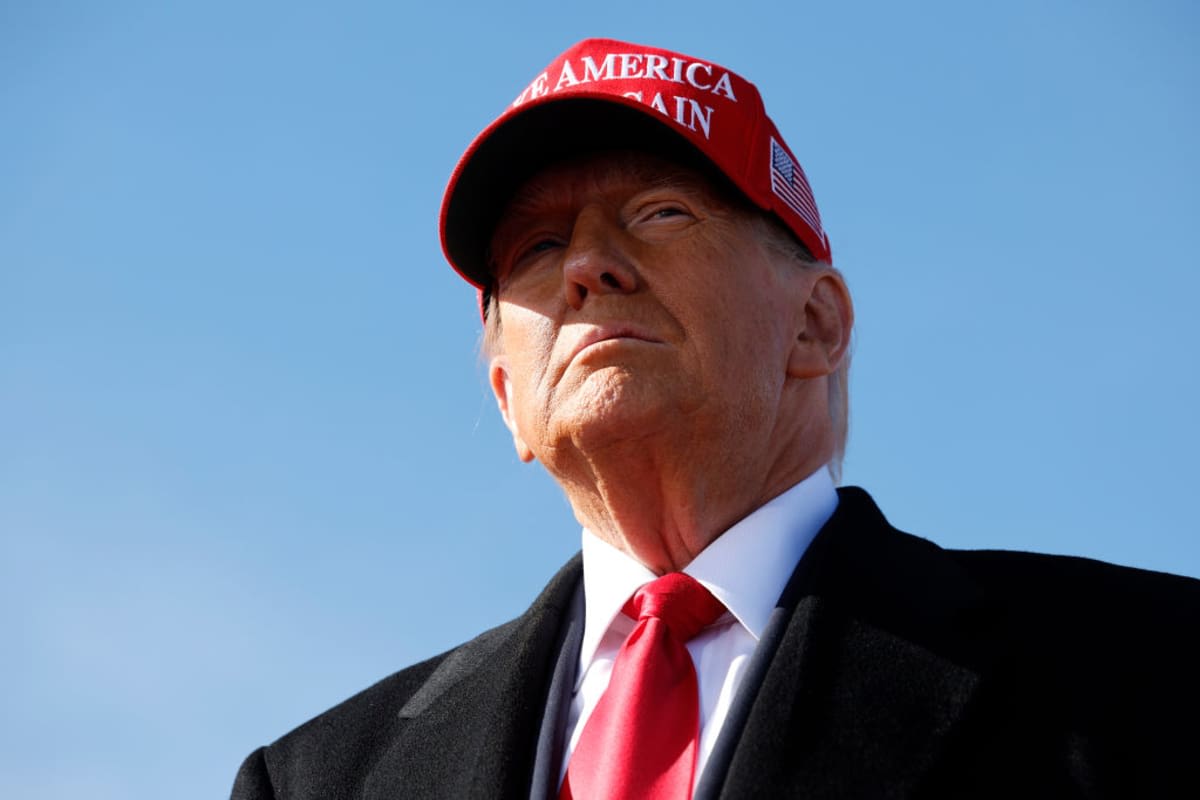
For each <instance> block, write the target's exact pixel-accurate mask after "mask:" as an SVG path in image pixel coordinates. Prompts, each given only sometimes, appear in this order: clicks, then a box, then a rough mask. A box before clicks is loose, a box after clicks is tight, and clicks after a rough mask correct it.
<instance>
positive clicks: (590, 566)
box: [579, 467, 838, 674]
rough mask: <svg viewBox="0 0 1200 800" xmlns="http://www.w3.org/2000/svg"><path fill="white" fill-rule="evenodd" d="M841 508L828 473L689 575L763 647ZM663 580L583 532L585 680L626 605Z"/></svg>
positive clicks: (770, 507) (713, 549)
mask: <svg viewBox="0 0 1200 800" xmlns="http://www.w3.org/2000/svg"><path fill="white" fill-rule="evenodd" d="M837 503H838V496H837V490H836V489H835V488H834V486H833V479H832V478H830V476H829V471H828V470H827V469H826V468H824V467H822V468H821V469H819V470H817V471H816V472H814V473H813V474H812V475H809V476H808V477H807V478H805V479H804V480H802V481H801V482H800V483H798V484H796V485H795V486H793V487H792V488H790V489H788V490H787V491H786V492H784V493H783V494H781V495H779V496H778V497H776V498H774V499H772V500H770V501H768V502H767V503H766V504H765V505H762V506H760V507H759V508H758V509H756V510H755V511H754V512H752V513H751V514H750V515H749V516H747V517H745V518H743V519H742V520H741V521H740V522H738V523H736V524H735V525H734V526H733V527H731V528H730V529H729V530H727V531H725V533H723V534H721V535H720V536H718V537H717V538H716V540H714V541H713V542H712V544H710V545H709V546H708V547H706V548H705V549H704V550H703V551H702V552H701V553H700V555H698V556H696V558H695V559H693V560H692V563H690V564H688V565H687V566H686V567H684V569H683V571H684V572H685V573H687V574H688V575H691V576H692V577H693V578H695V579H696V580H697V581H699V582H700V583H701V584H702V585H704V586H705V587H706V588H707V589H708V590H709V591H710V592H712V593H713V595H714V596H715V597H716V598H717V599H718V600H720V601H721V602H722V603H723V604H724V605H725V608H727V609H729V612H730V613H731V614H733V616H734V617H735V618H736V619H737V620H738V622H740V623H741V624H742V626H743V627H744V628H745V629H746V630H747V631H748V632H749V633H750V635H751V636H753V637H754V638H755V639H756V640H757V639H758V638H759V636H761V635H762V632H763V628H765V627H766V624H767V619H768V617H770V615H771V609H773V608H774V607H775V601H776V600H778V599H779V595H781V594H782V593H783V589H784V586H786V585H787V582H788V579H789V578H790V577H791V575H792V572H793V570H795V568H796V564H797V563H799V561H800V557H801V556H803V555H804V552H805V550H807V549H808V545H809V543H810V542H812V540H813V537H815V536H816V535H817V533H818V531H820V530H821V526H823V525H824V524H825V523H826V521H828V519H829V517H830V516H832V515H833V511H834V509H836V508H837ZM656 577H658V576H657V575H655V574H654V573H653V572H651V571H650V570H649V569H647V568H646V567H645V565H643V564H642V563H641V562H640V561H638V560H637V559H635V558H633V557H632V556H629V555H627V554H625V553H624V552H622V551H620V550H618V549H617V548H615V547H613V546H612V545H610V544H608V543H607V542H605V541H603V540H601V539H600V538H599V537H598V536H596V535H595V534H594V533H592V532H591V531H589V530H588V529H587V528H584V529H583V592H584V602H585V612H584V617H585V620H584V628H583V645H582V647H581V649H580V652H579V663H580V667H581V669H580V674H582V673H583V671H584V670H586V669H587V667H588V665H590V664H591V662H592V658H593V657H594V656H595V654H596V649H597V648H598V647H599V646H600V640H601V639H602V638H603V637H604V634H605V633H606V632H607V631H608V628H609V626H610V625H612V622H613V620H614V619H616V617H617V614H619V613H620V612H621V608H622V607H623V606H624V605H625V601H626V600H628V599H629V598H630V597H632V596H633V593H634V592H635V591H637V590H638V588H639V587H641V586H643V585H645V584H647V583H649V582H650V581H652V580H654V579H655V578H656Z"/></svg>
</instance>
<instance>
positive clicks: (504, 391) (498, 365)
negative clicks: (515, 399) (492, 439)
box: [488, 356, 533, 463]
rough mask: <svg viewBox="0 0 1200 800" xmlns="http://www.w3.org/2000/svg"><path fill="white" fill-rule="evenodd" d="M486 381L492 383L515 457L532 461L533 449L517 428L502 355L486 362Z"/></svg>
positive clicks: (509, 382) (510, 389)
mask: <svg viewBox="0 0 1200 800" xmlns="http://www.w3.org/2000/svg"><path fill="white" fill-rule="evenodd" d="M488 382H489V383H491V385H492V394H494V395H495V396H496V406H497V407H498V408H499V409H500V417H501V418H502V419H503V420H504V424H505V425H506V426H508V431H509V433H511V434H512V437H513V447H515V448H516V449H517V458H519V459H521V460H522V461H524V462H526V463H528V462H530V461H533V450H531V449H529V445H527V444H525V440H524V439H523V438H521V432H520V431H519V430H517V419H516V415H515V414H513V409H512V393H513V388H512V381H511V380H509V377H508V365H507V364H506V362H505V360H504V356H492V360H491V361H489V362H488Z"/></svg>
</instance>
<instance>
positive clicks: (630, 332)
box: [567, 325, 662, 363]
mask: <svg viewBox="0 0 1200 800" xmlns="http://www.w3.org/2000/svg"><path fill="white" fill-rule="evenodd" d="M616 339H634V340H637V341H642V342H649V343H651V344H662V339H659V338H658V337H657V336H654V335H652V334H650V333H649V332H647V331H644V330H641V329H639V328H635V327H633V326H630V325H598V326H595V327H592V328H589V329H588V330H587V331H586V332H585V333H584V334H583V335H582V336H580V337H579V340H578V341H577V342H575V346H574V347H572V348H571V355H570V357H569V358H568V359H567V363H570V362H571V361H574V360H575V357H576V356H578V355H579V354H580V353H582V352H583V351H584V350H586V349H588V348H589V347H591V346H593V345H596V344H600V343H601V342H610V341H614V340H616Z"/></svg>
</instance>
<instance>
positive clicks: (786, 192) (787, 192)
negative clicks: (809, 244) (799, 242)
mask: <svg viewBox="0 0 1200 800" xmlns="http://www.w3.org/2000/svg"><path fill="white" fill-rule="evenodd" d="M771 191H773V192H775V194H776V196H778V197H779V199H780V200H782V201H783V202H784V203H785V204H786V205H787V207H788V208H790V209H791V210H792V211H795V212H796V213H797V214H799V215H800V217H801V218H802V219H803V220H804V221H805V222H807V223H808V226H809V227H810V228H812V229H813V231H814V232H815V233H817V234H818V235H820V234H821V214H820V213H819V212H818V211H817V203H816V201H815V200H813V194H812V189H811V188H809V185H808V178H806V177H805V176H804V170H802V169H801V168H800V165H799V164H797V163H796V161H795V159H793V158H792V157H791V156H790V155H789V154H788V151H787V150H784V149H783V146H782V145H781V144H779V142H777V141H775V137H774V136H772V137H771Z"/></svg>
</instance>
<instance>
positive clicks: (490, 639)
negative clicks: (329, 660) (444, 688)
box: [233, 621, 515, 799]
mask: <svg viewBox="0 0 1200 800" xmlns="http://www.w3.org/2000/svg"><path fill="white" fill-rule="evenodd" d="M514 624H515V621H510V622H507V623H505V624H504V625H500V626H498V627H496V628H492V629H490V630H488V631H485V632H484V633H482V634H480V635H479V636H476V637H475V638H474V639H471V640H470V641H467V642H465V643H463V644H461V645H459V646H458V647H455V648H452V649H450V650H447V651H446V652H444V653H441V654H439V655H436V656H433V657H432V658H428V659H426V660H424V661H421V662H419V663H416V664H413V665H411V666H409V667H406V668H404V669H402V670H399V671H398V672H395V673H393V674H391V675H389V676H388V677H386V678H383V679H382V680H380V681H378V682H376V683H374V684H372V685H371V686H369V687H367V688H366V689H363V690H362V691H360V692H358V693H357V694H355V695H353V696H351V697H349V698H347V699H346V700H343V701H342V702H340V703H338V704H337V705H335V706H334V707H332V708H330V709H328V710H327V711H324V712H322V713H321V714H318V715H317V716H316V717H314V718H312V719H310V720H309V721H308V722H305V723H304V724H302V725H300V726H298V727H297V728H295V729H293V730H292V731H290V732H288V733H286V734H284V735H283V736H281V737H280V738H279V739H277V740H276V741H274V742H273V743H271V744H269V745H267V746H266V747H264V748H261V749H260V750H257V751H255V753H253V754H251V756H250V757H249V758H248V759H247V760H246V762H245V763H244V764H243V765H242V769H241V771H240V772H239V773H238V777H237V781H236V782H235V787H234V795H233V796H234V798H239V799H240V798H241V797H246V798H247V799H248V798H256V799H257V798H267V797H279V798H284V797H287V798H292V797H296V798H299V797H313V798H316V797H328V798H340V797H343V796H345V797H350V796H353V794H352V791H351V790H352V787H353V786H354V785H355V782H356V781H357V780H358V779H359V778H360V777H361V776H365V775H367V774H369V772H370V767H371V765H372V764H373V763H375V762H376V761H377V760H378V759H379V758H380V757H381V756H382V754H383V751H384V750H385V749H386V748H387V747H388V745H389V743H390V742H391V741H393V739H394V738H395V736H396V735H397V733H398V732H399V729H400V728H401V727H402V726H403V725H404V723H405V720H406V719H407V717H408V716H410V714H408V713H407V710H408V709H409V708H410V707H411V705H412V704H413V703H414V702H421V699H422V698H423V697H424V696H425V695H426V694H427V693H429V692H430V691H431V688H436V684H438V683H441V682H445V681H447V680H449V675H448V673H450V672H454V671H455V668H457V667H465V666H467V665H468V664H470V663H474V662H477V661H478V660H480V659H482V658H486V656H487V653H488V652H490V651H491V650H492V649H493V648H494V646H495V645H496V644H497V643H498V642H499V641H502V640H503V639H504V637H505V635H506V633H507V632H508V631H509V630H510V629H511V628H512V626H513V625H514ZM431 684H434V685H435V687H431ZM243 786H244V787H246V791H244V792H243V793H242V794H239V793H238V792H239V787H243ZM250 787H254V788H253V791H251V790H250Z"/></svg>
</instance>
